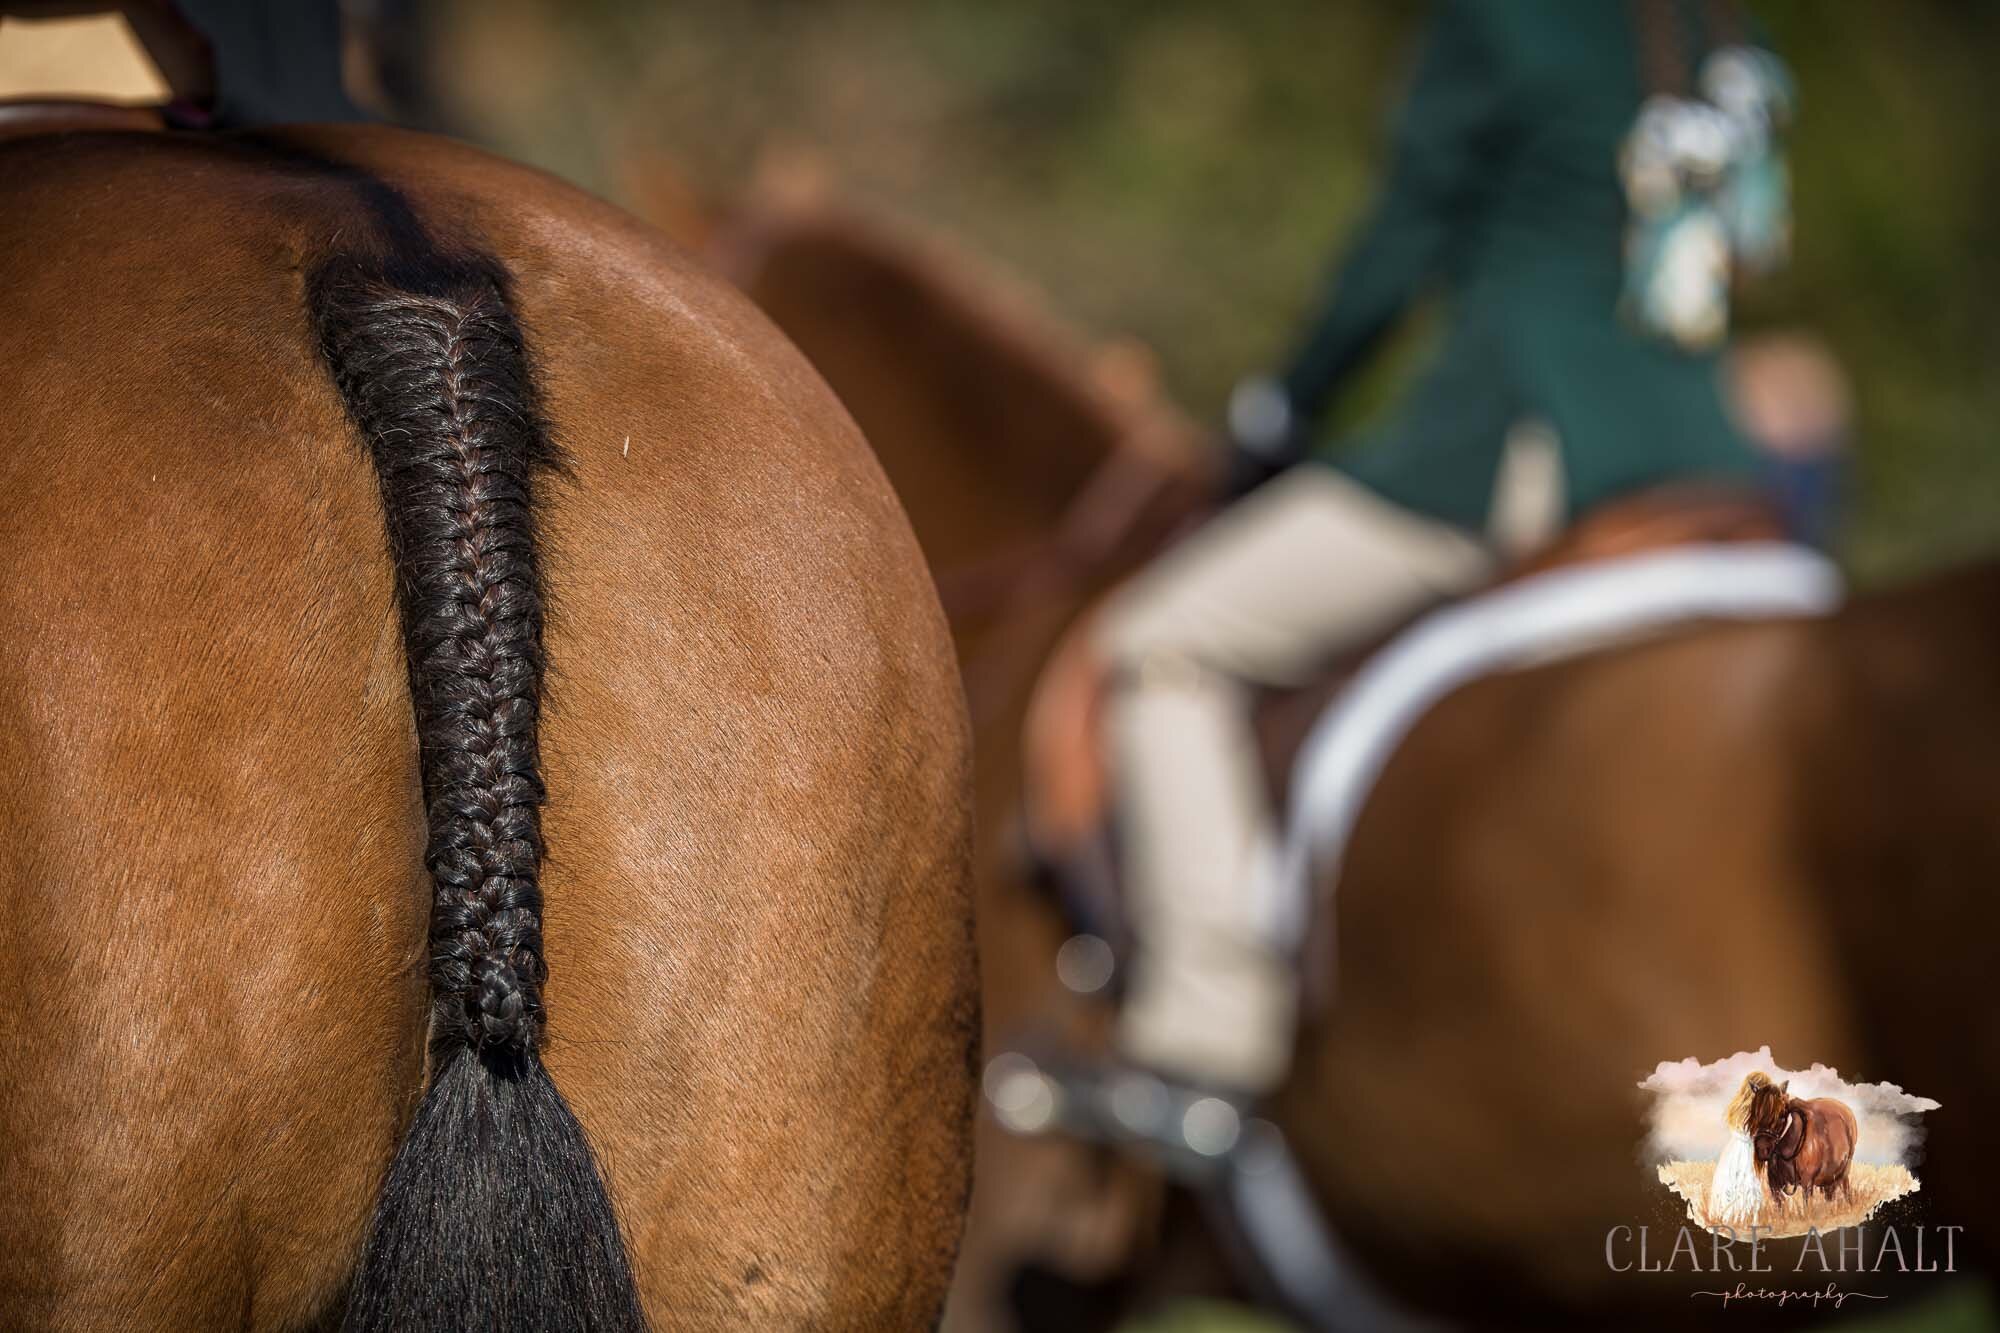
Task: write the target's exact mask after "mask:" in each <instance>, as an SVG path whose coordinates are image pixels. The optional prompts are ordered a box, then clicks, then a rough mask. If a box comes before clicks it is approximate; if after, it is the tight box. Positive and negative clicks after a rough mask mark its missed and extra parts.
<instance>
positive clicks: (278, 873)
mask: <svg viewBox="0 0 2000 1333" xmlns="http://www.w3.org/2000/svg"><path fill="white" fill-rule="evenodd" d="M0 180H4V181H5V183H6V185H5V189H6V194H7V207H6V209H5V210H4V213H3V214H0V404H4V406H5V411H6V415H7V439H8V444H7V448H6V450H5V451H4V453H0V492H4V494H5V495H6V497H7V503H6V514H5V518H4V519H0V529H4V531H5V534H6V545H7V551H8V557H9V563H8V573H7V577H6V578H5V579H4V580H0V643H4V644H5V645H6V652H5V654H4V663H3V664H0V772H4V773H5V774H6V776H7V781H6V783H5V784H4V788H0V827H4V828H5V830H6V838H5V840H4V847H5V850H4V852H3V853H0V912H4V916H5V919H6V922H7V928H6V929H5V930H4V931H0V971H4V974H5V976H6V977H7V998H6V1001H5V1003H4V1004H0V1067H4V1070H5V1073H4V1075H0V1145H4V1146H0V1325H3V1326H5V1327H8V1328H37V1329H40V1328H69V1329H85V1328H88V1329H93V1330H95V1329H126V1328H161V1329H168V1328H172V1329H184V1328H224V1327H242V1328H255V1329H295V1328H305V1327H323V1326H328V1325H331V1324H334V1323H338V1322H339V1321H340V1320H341V1319H342V1317H343V1311H345V1315H346V1317H347V1319H348V1320H349V1323H350V1325H351V1326H354V1327H394V1328H401V1329H441V1328H469V1327H480V1328H491V1327H511V1328H531V1327H532V1328H561V1329H582V1328H586V1327H588V1328H592V1329H614V1328H630V1327H634V1326H636V1325H637V1324H638V1323H639V1322H641V1320H650V1321H651V1322H652V1323H653V1324H654V1325H655V1326H657V1327H661V1328H675V1329H682V1328H732V1329H733V1328H743V1327H758V1328H780V1327H784V1328H808V1327H809V1328H836V1327H837V1328H855V1329H879V1328H886V1327H911V1326H917V1325H921V1324H923V1323H925V1322H927V1321H930V1320H932V1319H934V1318H935V1317H936V1314H937V1311H938V1308H939V1306H940V1304H941V1303H942V1301H943V1298H944V1294H945V1290H946V1283H947V1280H948V1276H949V1273H950V1269H951V1265H952V1260H953V1255H954V1251H955V1248H956V1244H957V1239H958V1234H959V1230H960V1227H961V1224H962V1218H963V1211H964V1207H965V1200H966V1194H967V1190H968V1187H969V1158H970V1141H969V1134H970V1126H971V1110H972V1082H971V1072H972V1071H971V1067H970V1053H971V1043H972V1041H973V1037H974V1015H975V1009H974V1005H975V995H974V976H975V973H974V967H973V961H972V953H971V940H970V931H969V914H968V910H967V908H968V903H967V899H966V889H967V874H968V864H969V862H968V857H969V826H968V816H967V810H966V782H967V776H968V754H967V735H966V727H965V719H964V710H963V704H962V696H961V691H960V687H959V684H958V681H957V678H956V673H955V671H954V669H953V664H952V661H951V656H950V645H949V641H948V639H947V637H946V632H945V625H944V622H943V619H942V617H941V616H940V615H939V613H938V608H937V604H936V601H935V597H934V594H933V592H932V590H931V587H930V583H929V580H928V579H927V578H926V576H925V574H924V571H923V568H922V563H921V559H920V556H919V554H918V551H917V548H916V545H915V543H914V542H913V541H912V540H911V537H910V533H909V530H908V527H907V526H906V524H905V521H904V519H903V517H902V515H901V514H900V513H899V511H898V509H897V506H896V504H895V501H894V499H893V497H892V495H891V493H890V490H889V488H888V486H887V485H886V484H885V483H884V481H883V478H882V475H881V473H880V471H879V469H878V468H877V467H876V465H875V463H874V462H873V460H872V459H871V458H870V456H869V453H868V450H867V448H866V446H865V445H864V443H863V442H862V440H861V438H860V436H859V435H858V434H857V433H856V431H855V430H854V428H853V425H852V424H851V422H850V420H849V419H848V417H847V415H846V414H845V413H844V412H842V411H841V409H840V407H839V405H838V404H837V403H836V402H835V400H834V399H833V397H832V395H831V394H829V393H828V392H827V390H826V388H825V386H824V384H823V383H822V382H821V380H820V379H819V377H818V376H816V375H815V374H814V373H813V372H812V371H811V369H810V368H809V367H808V366H807V365H806V363H805V362H804V361H803V360H802V359H801V358H800V357H799V356H798V355H797V354H796V353H795V352H794V351H793V350H792V349H791V348H790V347H789V346H788V345H787V344H786V343H785V341H784V339H783V338H781V337H780V336H779V335H778V334H777V333H776V332H774V331H773V330H772V328H771V327H770V325H769V324H768V322H766V321H765V320H764V319H763V318H761V317H760V316H758V315H757V314H756V313H755V312H754V311H753V310H752V309H751V308H750V307H749V306H748V305H747V303H745V302H744V301H743V300H742V299H741V298H740V297H739V296H737V295H736V294H735V293H734V292H732V291H730V290H729V289H728V288H726V287H725V286H724V285H723V284H721V283H719V282H717V281H715V280H714V279H713V278H711V277H709V276H707V275H705V274H704V273H703V272H701V271H700V270H699V269H698V268H697V267H696V266H694V265H692V264H690V263H689V262H688V261H687V260H686V259H685V258H684V257H683V256H682V255H680V254H679V253H678V252H677V251H675V250H674V249H673V248H672V247H671V246H669V245H667V244H665V243H664V242H663V241H661V240H660V239H659V238H658V237H657V235H656V234H654V233H652V232H650V231H649V230H647V229H646V228H644V227H642V226H640V225H638V224H636V223H635V222H633V221H632V220H630V219H628V218H626V217H624V216H623V215H621V214H619V213H618V212H616V211H615V210H613V209H610V208H608V207H606V206H604V205H601V204H599V203H597V202H595V201H593V200H590V199H588V198H586V197H584V196H582V195H580V194H579V193H577V192H575V191H573V190H570V189H568V188H566V187H564V186H561V185H559V184H557V183H556V182H554V181H552V180H550V179H547V178H545V177H543V176H541V175H538V174H536V173H532V172H528V171H525V170H521V169H518V168H515V167H512V166H509V165H506V164H504V163H501V162H499V161H496V160H494V159H491V158H488V157H486V156H484V155H481V154H479V153H476V152H473V151H471V150H468V149H465V148H461V147H457V146H453V145H450V144H447V143H444V142H442V141H437V140H431V139H426V138H422V137H418V136H412V135H405V134H400V133H394V132H390V131H378V130H369V131H363V130H343V131H337V132H336V131H300V132H295V133H290V134H285V135H273V136H269V137H262V138H234V137H218V138H191V137H186V136H173V135H139V134H61V135H42V136H37V137H30V138H24V139H21V140H18V141H16V142H12V143H9V144H6V145H0ZM385 524H386V527H385ZM544 594H545V596H546V606H547V612H546V635H544V632H543V625H544V613H543V607H544ZM544 663H545V664H546V672H547V679H548V681H549V687H548V690H547V693H546V698H544V693H543V688H542V680H543V671H544ZM413 692H414V694H413ZM413 699H414V704H415V707H414V710H413V707H412V704H413ZM413 713H414V716H413ZM544 794H545V795H546V806H545V808H544V805H543V801H544ZM544 839H546V844H547V846H548V848H549V852H548V856H547V859H546V862H545V863H544V861H543V858H542V844H543V840H544ZM426 867H428V870H429V873H428V874H427V873H426ZM427 922H428V930H429V934H430V944H429V947H428V950H427V948H426V933H427ZM427 953H428V955H429V957H428V965H427ZM427 972H428V978H427ZM427 1038H428V1040H427ZM427 1048H428V1049H427ZM544 1062H545V1063H544ZM427 1084H428V1086H429V1091H428V1092H426V1090H425V1089H426V1085H427ZM558 1087H559V1088H560V1093H559V1094H558V1093H557V1092H556V1091H555V1089H556V1088H558ZM571 1108H573V1111H574V1117H573V1118H571ZM579 1122H580V1124H581V1127H582V1134H587V1140H586V1139H585V1138H584V1137H582V1135H580V1134H579V1132H578V1129H577V1125H578V1123H579ZM399 1142H400V1143H401V1145H402V1146H401V1147H400V1149H399V1147H398V1145H399ZM392 1159H393V1162H394V1166H393V1169H392V1165H391V1164H392ZM385 1174H386V1175H387V1176H388V1183H387V1184H386V1185H385ZM600 1182H601V1183H600ZM607 1195H608V1198H609V1200H610V1203H611V1205H612V1207H614V1208H615V1220H614V1219H613V1216H612V1214H610V1213H608V1212H606V1211H605V1206H604V1205H605V1199H606V1197H607ZM371 1209H372V1210H373V1211H374V1214H375V1221H374V1223H373V1225H372V1226H371V1223H370V1215H371ZM364 1242H365V1245H364ZM357 1268H359V1270H360V1276H359V1277H357V1276H356V1274H357Z"/></svg>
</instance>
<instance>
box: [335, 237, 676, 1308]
mask: <svg viewBox="0 0 2000 1333" xmlns="http://www.w3.org/2000/svg"><path fill="white" fill-rule="evenodd" d="M409 248H410V247H408V246H404V247H400V249H403V250H407V249H409ZM507 289H508V284H507V278H506V273H505V271H504V270H503V269H502V268H501V266H500V265H499V263H498V262H497V261H494V260H491V259H488V258H485V257H483V256H446V255H442V254H439V253H437V252H436V251H435V250H431V249H428V248H427V247H422V248H420V252H419V253H417V254H414V255H412V254H408V253H398V254H395V255H393V256H389V257H381V256H364V255H354V254H343V255H339V256H336V257H334V258H332V259H329V260H327V261H326V262H324V263H322V264H321V265H320V266H319V267H318V269H317V270H316V271H315V272H314V273H313V275H312V276H311V278H310V280H309V283H308V304H309V307H310V312H311V316H312V320H313V323H314V326H315V330H316V332H317V334H318V338H319V345H320V350H321V352H322V354H323V355H324V357H325V359H326V362H327V364H328V366H329V368H330V369H331V371H332V373H333V379H334V382H335V384H336V385H337V386H338V388H339V391H340V396H341V399H342V400H343V402H344V403H345V404H346V408H347V412H348V415H349V416H350V417H351V419H352V420H353V422H354V425H355V426H356V427H357V428H358V430H359V432H360V434H361V437H362V439H363V441H364V442H365V443H366V445H367V448H368V452H369V455H370V457H371V459H372V460H373V462H374V465H375V471H376V475H377V477H378V479H379V481H380V484H381V493H382V507H383V511H384V514H385V516H386V519H387V526H388V537H389V550H390V553H391V556H392V559H393V561H394V564H395V570H396V596H397V609H398V612H399V614H400V617H401V621H402V631H403V643H404V650H405V654H406V656H407V658H408V663H409V675H410V692H411V698H412V701H413V703H414V708H415V714H416V730H417V739H418V746H419V753H420V766H421V771H422V780H423V794H424V808H425V811H426V814H427V817H428V826H429V827H428V834H429V838H428V847H427V851H426V854H425V863H426V865H427V866H428V868H429V871H430V877H431V882H432V894H433V897H432V905H431V927H430V982H431V993H432V1007H431V1016H430V1082H429V1086H428V1087H427V1088H426V1090H425V1094H424V1098H423V1101H422V1103H421V1104H420V1106H419V1108H418V1110H417V1114H416V1118H415V1120H414V1122H413V1123H412V1124H411V1126H410V1129H409V1131H408V1132H407V1134H406V1135H405V1137H404V1140H403V1142H402V1144H401V1145H400V1147H399V1148H398V1150H397V1152H396V1156H395V1159H394V1161H393V1162H392V1163H391V1165H390V1168H389V1175H388V1178H387V1180H386V1182H385V1183H384V1185H383V1188H382V1194H381V1197H380V1199H379V1200H378V1201H377V1204H376V1210H375V1216H374V1219H373V1222H372V1224H371V1226H370V1229H369V1233H368V1238H367V1242H366V1244H365V1246H364V1249H363V1253H362V1257H361V1263H360V1267H359V1269H358V1271H357V1274H356V1277H355V1284H354V1288H353V1292H352V1295H351V1297H350V1300H349V1305H348V1313H347V1325H346V1326H347V1328H348V1329H350V1330H356V1331H362V1330H366V1331H368V1333H373V1331H374V1330H389V1329H396V1330H420V1331H425V1333H428V1331H433V1330H435V1331H437V1333H443V1331H444V1330H472V1329H478V1330H487V1329H496V1328H506V1329H516V1328H519V1329H529V1328H533V1329H558V1330H571V1329H574V1330H593V1331H597V1330H618V1331H621V1333H622V1331H623V1330H636V1329H642V1328H643V1327H644V1322H645V1321H644V1318H643V1316H642V1314H641V1313H640V1308H639V1300H638V1294H637V1289H636V1286H635V1284H634V1282H633V1279H632V1274H631V1269H630V1265H629V1262H628V1260H627V1257H626V1253H625V1248H624V1244H623V1242H622V1240H621V1239H620V1236H619V1232H618V1224H617V1220H616V1217H615V1216H614V1214H613V1212H612V1209H611V1204H610V1201H609V1198H608V1196H607V1194H606V1192H605V1187H604V1183H603V1179H602V1177H601V1175H600V1174H599V1171H598V1167H597V1163H596V1160H595V1158H594V1157H593V1155H592V1153H591V1150H590V1147H589V1144H588V1143H587V1142H586V1140H585V1138H584V1135H583V1130H582V1127H581V1126H580V1125H578V1123H577V1121H576V1117H575V1115H574V1114H573V1113H572V1112H571V1111H570V1108H569V1106H568V1104H567V1103H566V1102H565V1101H564V1100H563V1097H562V1095H561V1093H560V1092H558V1091H557V1089H556V1086H555V1084H554V1082H553V1081H552V1080H551V1079H550V1077H549V1074H548V1071H547V1069H546V1068H544V1066H543V1064H542V1057H541V1049H542V1043H543V1038H544V1033H545V1031H546V1027H547V1022H548V1015H547V1011H546V1008H545V1006H544V1004H543V1000H542V986H543V982H544V981H545V980H546V978H547V975H548V967H547V962H546V959H545V957H544V953H543V945H542V891H541V884H540V869H541V861H542V832H541V806H542V803H543V800H544V792H543V785H542V774H541V760H540V753H539V748H538V743H537V723H538V718H539V712H540V704H541V693H542V673H543V663H544V657H543V650H542V580H541V568H540V558H539V548H538V545H537V542H536V535H535V519H536V507H535V494H536V483H537V479H538V478H539V477H540V476H542V475H544V474H546V473H547V472H548V470H549V469H550V468H551V467H552V466H553V465H554V464H555V462H556V457H555V451H554V449H553V447H552V446H551V444H550V440H549V432H548V430H547V427H546V425H545V423H544V421H543V419H542V416H541V413H540V410H539V408H538V405H537V402H536V395H535V388H534V383H533V380H532V378H531V375H530V367H529V361H528V356H527V351H526V348H525V345H524V341H523V337H522V333H521V328H520V325H519V324H518V323H517V322H516V321H515V318H514V315H513V312H512V310H511V308H510V306H509V301H508V295H507Z"/></svg>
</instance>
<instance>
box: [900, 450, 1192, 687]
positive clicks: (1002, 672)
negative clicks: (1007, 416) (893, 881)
mask: <svg viewBox="0 0 2000 1333" xmlns="http://www.w3.org/2000/svg"><path fill="white" fill-rule="evenodd" d="M1181 492H1185V493H1186V494H1185V495H1182V494H1178V493H1181ZM1198 504H1199V501H1198V500H1197V499H1196V498H1195V492H1194V488H1193V479H1192V477H1191V476H1190V475H1189V474H1188V473H1187V472H1185V471H1177V470H1175V469H1174V468H1173V467H1172V466H1170V465H1168V464H1164V463H1162V462H1161V461H1160V460H1159V459H1158V457H1157V456H1156V455H1155V454H1154V453H1152V452H1151V451H1148V450H1147V449H1145V448H1142V447H1140V446H1138V445H1136V444H1134V443H1132V441H1131V438H1130V437H1129V436H1120V437H1119V438H1118V442H1117V443H1115V444H1114V445H1113V446H1112V448H1111V451H1110V452H1109V453H1108V454H1106V455H1105V457H1104V460H1103V461H1102V462H1100V463H1099V464H1098V465H1097V466H1096V468H1095V469H1093V470H1092V472H1091V474H1090V476H1089V478H1088V479H1087V480H1086V481H1085V482H1084V484H1083V485H1082V486H1081V487H1080V488H1079V489H1078V490H1077V493H1076V495H1075V496H1074V497H1073V498H1072V499H1071V500H1070V501H1069V503H1068V505H1066V506H1065V507H1064V509H1063V512H1062V514H1061V516H1060V517H1059V518H1058V519H1057V520H1056V523H1055V525H1054V526H1053V527H1052V528H1051V529H1050V530H1049V531H1048V532H1046V533H1043V534H1039V535H1037V536H1035V537H1032V538H1029V539H1027V540H1025V541H1022V542H1018V543H1015V544H1013V545H1011V546H1008V547H1005V548H1003V549H1001V550H999V551H995V552H993V553H992V554H990V555H985V556H981V557H979V558H977V559H974V560H970V561H967V562H965V563H964V564H961V565H957V566H954V567H952V568H950V569H945V570H941V571H940V572H939V573H938V575H937V587H938V599H939V601H940V602H942V603H943V605H944V612H945V618H946V619H947V620H948V621H950V623H951V626H952V629H953V631H954V633H956V634H957V635H959V636H960V638H961V639H963V638H964V637H965V636H966V635H967V634H969V633H970V632H972V631H973V630H975V629H977V630H981V631H1000V632H998V633H997V634H995V636H994V639H993V642H992V643H991V644H990V645H988V646H983V647H984V650H983V651H981V652H979V653H976V654H974V655H972V656H970V657H969V658H968V659H967V660H966V661H965V663H964V676H965V689H966V697H967V701H968V703H969V704H970V705H971V709H972V715H973V719H974V722H975V724H977V723H980V722H984V721H987V720H990V719H991V717H992V716H993V714H994V712H995V711H996V710H997V709H998V708H999V707H1000V706H1001V705H1002V704H1003V703H1004V701H1005V700H1006V699H1007V698H1008V697H1009V696H1010V695H1011V693H1012V692H1013V687H1014V686H1015V685H1016V684H1018V682H1019V680H1020V678H1021V676H1023V675H1024V674H1026V673H1028V672H1031V671H1033V670H1035V669H1036V667H1037V665H1038V664H1039V661H1040V655H1041V653H1042V651H1043V649H1044V645H1043V643H1042V639H1043V635H1042V634H1041V633H1040V632H1038V631H1040V630H1041V629H1044V628H1053V624H1048V625H1045V624H1044V623H1043V622H1049V621H1056V620H1059V619H1060V618H1062V617H1066V616H1067V614H1068V612H1069V610H1070V608H1071V604H1072V603H1073V602H1074V601H1075V600H1076V599H1077V598H1078V597H1079V596H1081V595H1082V594H1083V593H1084V592H1085V591H1087V590H1088V586H1089V585H1090V584H1091V583H1092V582H1094V581H1095V580H1096V579H1098V578H1099V577H1101V576H1103V575H1104V574H1105V573H1106V572H1107V571H1108V570H1109V569H1110V568H1111V567H1112V565H1113V564H1114V563H1115V562H1117V561H1118V560H1119V558H1120V557H1121V556H1123V557H1127V558H1133V557H1137V556H1139V555H1142V554H1147V553H1150V552H1151V551H1152V550H1155V549H1157V548H1158V547H1159V546H1160V545H1162V544H1164V543H1165V542H1166V541H1167V540H1168V539H1170V538H1171V536H1172V535H1173V534H1175V533H1177V532H1178V531H1179V530H1180V528H1181V526H1182V523H1183V520H1185V519H1186V518H1187V516H1188V514H1189V513H1190V512H1192V511H1193V510H1194V509H1195V508H1197V507H1198Z"/></svg>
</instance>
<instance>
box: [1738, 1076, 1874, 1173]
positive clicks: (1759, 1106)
mask: <svg viewBox="0 0 2000 1333" xmlns="http://www.w3.org/2000/svg"><path fill="white" fill-rule="evenodd" d="M1788 1086H1789V1085H1788V1084H1780V1085H1778V1086H1776V1087H1764V1088H1760V1089H1758V1091H1757V1096H1756V1099H1755V1101H1753V1102H1752V1103H1751V1107H1750V1135H1751V1138H1752V1139H1753V1140H1754V1141H1755V1143H1756V1146H1757V1162H1758V1164H1759V1165H1761V1166H1762V1167H1763V1168H1764V1179H1765V1182H1766V1183H1767V1184H1768V1185H1769V1186H1770V1187H1771V1195H1772V1197H1773V1198H1775V1199H1777V1200H1779V1201H1780V1202H1783V1201H1784V1198H1785V1196H1786V1195H1788V1194H1790V1193H1792V1192H1793V1191H1794V1190H1803V1191H1804V1192H1805V1193H1806V1195H1808V1196H1810V1195H1811V1194H1812V1193H1813V1191H1814V1190H1818V1191H1819V1192H1820V1193H1822V1194H1824V1195H1826V1197H1828V1198H1829V1199H1830V1198H1832V1197H1834V1195H1835V1193H1836V1192H1838V1191H1843V1190H1845V1189H1846V1188H1847V1168H1848V1167H1849V1166H1851V1165H1852V1164H1853V1162H1854V1145H1855V1141H1856V1140H1857V1139H1858V1138H1859V1137H1860V1129H1859V1127H1858V1126H1857V1125H1856V1124H1855V1121H1854V1112H1852V1111H1850V1110H1849V1109H1848V1108H1847V1104H1846V1103H1845V1102H1841V1101H1837V1100H1835V1099H1834V1098H1831V1097H1814V1098H1812V1099H1810V1100H1803V1099H1801V1098H1798V1097H1790V1096H1787V1095H1786V1093H1785V1089H1786V1087H1788Z"/></svg>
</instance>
